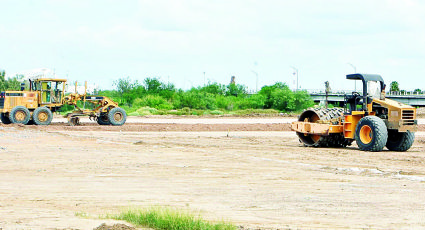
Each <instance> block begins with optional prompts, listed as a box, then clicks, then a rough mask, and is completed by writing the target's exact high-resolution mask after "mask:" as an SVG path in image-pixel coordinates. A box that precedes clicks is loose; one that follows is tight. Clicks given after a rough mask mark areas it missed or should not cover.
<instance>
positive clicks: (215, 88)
mask: <svg viewBox="0 0 425 230" xmlns="http://www.w3.org/2000/svg"><path fill="white" fill-rule="evenodd" d="M199 90H200V91H201V92H205V93H211V94H214V95H224V94H225V93H226V86H225V85H222V84H218V83H217V82H213V83H211V82H209V83H208V85H206V86H204V87H200V88H199Z"/></svg>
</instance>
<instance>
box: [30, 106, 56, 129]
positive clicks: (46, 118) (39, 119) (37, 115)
mask: <svg viewBox="0 0 425 230" xmlns="http://www.w3.org/2000/svg"><path fill="white" fill-rule="evenodd" d="M32 120H33V121H34V123H35V124H37V125H50V123H52V120H53V114H52V111H50V109H49V108H47V107H38V108H37V109H35V110H34V113H33V115H32Z"/></svg>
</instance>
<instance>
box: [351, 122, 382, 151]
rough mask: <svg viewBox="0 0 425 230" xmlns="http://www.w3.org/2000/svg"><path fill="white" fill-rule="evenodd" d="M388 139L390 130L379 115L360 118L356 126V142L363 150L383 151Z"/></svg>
mask: <svg viewBox="0 0 425 230" xmlns="http://www.w3.org/2000/svg"><path fill="white" fill-rule="evenodd" d="M387 139H388V130H387V126H386V125H385V123H384V121H383V120H382V119H381V118H379V117H377V116H366V117H363V118H362V119H360V121H359V123H358V124H357V127H356V143H357V145H358V146H359V149H360V150H362V151H371V152H379V151H382V149H383V148H384V146H385V144H386V143H387Z"/></svg>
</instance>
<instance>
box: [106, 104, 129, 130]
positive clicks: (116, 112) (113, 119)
mask: <svg viewBox="0 0 425 230" xmlns="http://www.w3.org/2000/svg"><path fill="white" fill-rule="evenodd" d="M108 119H109V122H110V123H111V125H116V126H121V125H123V124H124V123H125V121H126V120H127V114H126V113H125V111H124V109H122V108H120V107H116V108H113V109H111V110H110V111H109V113H108Z"/></svg>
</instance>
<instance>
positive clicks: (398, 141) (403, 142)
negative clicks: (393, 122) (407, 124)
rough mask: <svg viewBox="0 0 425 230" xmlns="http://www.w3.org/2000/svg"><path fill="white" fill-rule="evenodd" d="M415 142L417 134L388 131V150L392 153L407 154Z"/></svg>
mask: <svg viewBox="0 0 425 230" xmlns="http://www.w3.org/2000/svg"><path fill="white" fill-rule="evenodd" d="M414 141H415V133H412V132H410V131H407V132H399V131H397V130H388V140H387V144H386V146H387V148H388V149H389V150H391V151H399V152H405V151H407V150H408V149H410V147H412V144H413V142H414Z"/></svg>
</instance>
